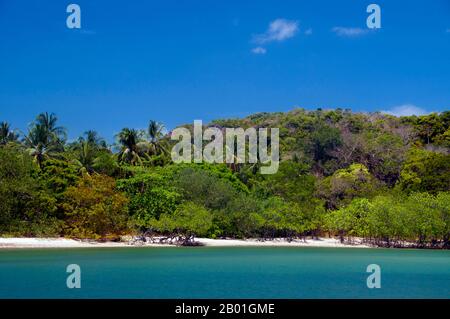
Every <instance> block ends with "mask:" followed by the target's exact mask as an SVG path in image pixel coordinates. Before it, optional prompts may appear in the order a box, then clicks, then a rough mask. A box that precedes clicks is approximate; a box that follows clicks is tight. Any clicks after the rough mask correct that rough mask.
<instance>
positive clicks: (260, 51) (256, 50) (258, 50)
mask: <svg viewBox="0 0 450 319" xmlns="http://www.w3.org/2000/svg"><path fill="white" fill-rule="evenodd" d="M252 52H253V53H254V54H266V52H267V50H266V49H265V48H263V47H256V48H253V49H252Z"/></svg>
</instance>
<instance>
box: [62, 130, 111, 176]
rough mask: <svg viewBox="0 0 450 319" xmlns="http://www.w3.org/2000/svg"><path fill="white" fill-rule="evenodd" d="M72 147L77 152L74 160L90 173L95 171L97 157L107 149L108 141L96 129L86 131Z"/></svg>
mask: <svg viewBox="0 0 450 319" xmlns="http://www.w3.org/2000/svg"><path fill="white" fill-rule="evenodd" d="M70 148H71V149H72V150H73V151H74V152H75V159H74V162H75V163H76V164H77V165H78V166H79V167H80V169H82V170H84V171H86V172H87V173H88V174H90V173H92V172H94V168H93V167H94V166H95V161H96V158H97V157H98V155H99V153H100V152H101V151H105V150H107V144H106V141H105V140H104V139H103V138H101V137H100V136H99V135H98V133H97V132H96V131H93V130H89V131H86V132H84V134H83V136H80V137H79V138H78V141H77V142H75V143H73V144H72V145H71V146H70Z"/></svg>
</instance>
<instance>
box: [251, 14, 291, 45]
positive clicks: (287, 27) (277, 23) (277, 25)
mask: <svg viewBox="0 0 450 319" xmlns="http://www.w3.org/2000/svg"><path fill="white" fill-rule="evenodd" d="M297 31H298V22H297V21H290V20H286V19H276V20H274V21H272V22H271V23H270V24H269V29H268V30H267V31H266V32H264V33H263V34H258V35H256V36H254V38H253V41H254V42H255V43H259V44H264V43H269V42H273V41H284V40H286V39H289V38H292V37H293V36H294V35H295V34H296V33H297Z"/></svg>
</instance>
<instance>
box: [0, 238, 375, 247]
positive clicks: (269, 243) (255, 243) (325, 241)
mask: <svg viewBox="0 0 450 319" xmlns="http://www.w3.org/2000/svg"><path fill="white" fill-rule="evenodd" d="M196 242H199V243H200V244H202V245H204V246H209V247H238V246H252V247H274V246H278V247H330V248H337V247H355V248H369V247H370V246H367V245H364V244H361V243H360V241H359V240H355V244H352V245H350V244H343V243H341V242H340V241H339V240H338V239H336V238H319V239H306V240H304V241H303V240H293V241H291V242H289V241H286V240H284V239H273V240H265V241H261V240H258V239H246V240H237V239H209V238H196ZM100 247H175V246H174V245H168V244H158V243H141V244H131V243H130V242H126V241H124V242H96V241H81V240H74V239H66V238H0V249H1V248H10V249H11V248H100Z"/></svg>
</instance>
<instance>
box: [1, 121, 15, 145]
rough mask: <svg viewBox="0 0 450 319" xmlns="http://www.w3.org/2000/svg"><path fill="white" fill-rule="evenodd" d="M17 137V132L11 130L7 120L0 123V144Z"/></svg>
mask: <svg viewBox="0 0 450 319" xmlns="http://www.w3.org/2000/svg"><path fill="white" fill-rule="evenodd" d="M18 138H19V136H18V134H17V133H16V132H14V131H13V130H11V128H10V125H9V123H8V122H1V123H0V145H6V144H8V143H9V142H15V141H17V139H18Z"/></svg>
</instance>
